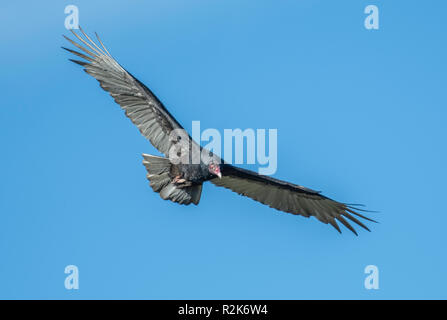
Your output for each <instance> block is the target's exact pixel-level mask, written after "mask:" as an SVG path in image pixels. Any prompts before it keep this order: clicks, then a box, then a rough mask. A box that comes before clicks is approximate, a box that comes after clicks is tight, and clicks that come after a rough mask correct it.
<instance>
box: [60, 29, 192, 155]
mask: <svg viewBox="0 0 447 320" xmlns="http://www.w3.org/2000/svg"><path fill="white" fill-rule="evenodd" d="M71 32H72V33H73V35H75V36H76V38H77V39H78V40H79V43H78V42H75V41H73V40H71V39H69V38H67V37H65V36H64V37H65V38H66V39H67V40H68V41H69V42H70V43H72V44H73V45H74V46H75V47H77V48H78V49H80V50H81V51H82V53H81V52H77V51H75V50H72V49H67V48H64V49H65V50H67V51H69V52H71V53H73V54H75V55H76V56H78V57H80V58H82V59H84V60H86V61H79V60H72V59H70V60H71V61H73V62H75V63H77V64H80V65H81V66H83V67H84V70H85V71H86V72H87V73H88V74H90V75H91V76H93V77H94V78H96V80H98V81H99V83H100V85H101V87H102V88H103V89H104V90H106V91H108V92H109V93H110V95H111V96H112V97H113V98H114V99H115V101H116V103H118V104H119V105H120V106H121V108H122V109H123V110H124V111H125V113H126V116H127V117H129V118H130V120H132V122H133V123H134V124H135V125H136V126H137V127H138V129H139V130H140V132H141V133H142V134H143V136H145V137H146V138H147V139H149V140H150V142H151V143H152V144H153V145H154V147H155V148H157V149H158V150H159V151H160V152H161V153H163V154H165V155H166V156H169V150H170V148H171V146H172V144H175V143H177V140H176V139H170V134H171V132H172V131H173V130H174V129H181V130H183V128H182V127H181V126H180V124H179V123H178V122H177V121H176V120H175V119H174V117H173V116H172V115H171V114H170V113H169V112H168V110H167V109H166V108H165V107H164V106H163V104H162V103H161V102H160V100H158V98H157V97H156V96H155V95H154V94H153V93H152V92H151V90H149V88H147V87H146V86H145V85H144V84H142V83H141V82H140V81H138V80H137V79H136V78H135V77H133V76H132V75H131V74H130V73H129V72H127V71H126V70H125V69H124V68H123V67H121V66H120V65H119V64H118V62H117V61H116V60H115V59H113V58H112V56H111V55H110V54H109V52H108V51H107V49H106V48H105V47H104V45H103V44H102V41H101V40H100V39H99V37H98V36H97V38H98V41H99V43H100V45H98V44H96V43H95V42H94V41H93V40H91V39H90V38H89V37H88V36H87V34H85V33H84V32H83V31H82V29H81V34H82V35H83V36H84V38H83V37H82V35H78V34H77V33H75V32H74V31H73V30H71ZM100 46H101V47H100ZM185 135H186V136H187V137H188V138H189V141H190V142H191V140H192V139H191V138H190V137H189V135H187V134H186V133H185Z"/></svg>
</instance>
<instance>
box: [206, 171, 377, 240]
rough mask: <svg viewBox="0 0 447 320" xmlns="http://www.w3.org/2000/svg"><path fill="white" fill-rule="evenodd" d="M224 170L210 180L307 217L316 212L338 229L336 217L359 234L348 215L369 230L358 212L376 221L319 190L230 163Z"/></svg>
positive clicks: (254, 198)
mask: <svg viewBox="0 0 447 320" xmlns="http://www.w3.org/2000/svg"><path fill="white" fill-rule="evenodd" d="M221 173H222V178H221V179H218V178H216V179H212V180H211V182H212V183H213V184H215V185H216V186H219V187H224V188H227V189H230V190H232V191H234V192H237V193H238V194H241V195H243V196H246V197H249V198H252V199H253V200H256V201H259V202H261V203H263V204H265V205H268V206H270V207H271V208H275V209H277V210H280V211H284V212H289V213H293V214H299V215H302V216H305V217H310V216H315V217H316V218H317V219H318V220H320V221H321V222H323V223H326V224H327V223H329V224H331V225H332V226H333V227H334V228H335V229H337V230H338V232H341V230H340V227H339V226H338V224H337V222H336V220H338V221H339V222H341V223H342V224H343V225H344V226H346V227H347V228H348V229H349V230H351V231H352V232H353V233H355V234H356V235H357V232H356V231H355V229H354V228H353V227H352V226H351V225H350V224H349V223H348V221H346V219H345V218H348V219H349V220H351V221H353V222H355V223H356V224H358V225H359V226H361V227H363V228H364V229H366V230H368V231H370V230H369V229H368V228H367V227H366V226H365V225H364V224H363V223H362V222H361V221H359V220H358V219H357V218H356V217H355V216H358V217H361V218H363V219H366V220H369V221H373V222H375V221H374V220H371V219H369V218H367V217H365V216H363V215H361V214H359V213H358V212H357V211H356V210H359V209H357V208H354V207H352V206H350V205H347V204H344V203H340V202H337V201H334V200H332V199H329V198H327V197H325V196H323V195H322V194H320V193H319V192H318V191H314V190H311V189H308V188H305V187H302V186H298V185H295V184H292V183H289V182H285V181H281V180H278V179H274V178H271V177H268V176H263V175H259V174H257V173H256V172H253V171H250V170H246V169H242V168H237V167H234V166H232V165H229V164H223V165H222V166H221Z"/></svg>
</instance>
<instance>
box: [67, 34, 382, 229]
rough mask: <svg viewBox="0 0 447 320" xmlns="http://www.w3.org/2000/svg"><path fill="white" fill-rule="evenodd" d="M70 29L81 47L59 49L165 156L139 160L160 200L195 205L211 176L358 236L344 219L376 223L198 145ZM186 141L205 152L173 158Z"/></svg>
mask: <svg viewBox="0 0 447 320" xmlns="http://www.w3.org/2000/svg"><path fill="white" fill-rule="evenodd" d="M71 32H72V33H73V35H74V36H75V37H76V38H77V40H79V41H78V42H76V41H73V40H72V39H70V38H68V37H66V36H64V37H65V39H67V40H68V41H69V42H70V43H71V44H72V45H74V46H75V47H77V48H78V49H79V50H80V52H79V51H75V50H72V49H68V48H64V47H63V49H65V50H67V51H69V52H70V53H72V54H75V55H76V56H78V57H80V58H82V59H83V61H80V60H74V59H70V60H71V61H73V62H75V63H77V64H79V65H81V66H82V67H83V68H84V71H85V72H87V73H88V74H89V75H91V76H93V77H94V78H96V80H98V81H99V84H100V86H101V87H102V88H103V89H104V90H105V91H107V92H109V94H110V95H111V96H112V97H113V99H114V100H115V102H116V103H118V104H119V105H120V106H121V108H122V109H123V110H124V112H125V114H126V116H127V117H129V118H130V120H131V121H132V122H133V123H134V124H135V125H136V126H137V127H138V129H139V130H140V132H141V134H142V135H143V136H144V137H146V138H147V139H148V140H149V141H150V142H151V143H152V145H153V146H154V147H155V148H157V149H158V150H159V151H160V152H161V153H163V154H164V155H165V157H159V156H154V155H149V154H143V164H144V166H145V167H146V169H147V172H148V174H147V178H148V180H149V181H150V186H151V187H152V189H153V190H154V191H155V192H158V193H159V194H160V196H161V198H163V199H164V200H171V201H173V202H177V203H179V204H185V205H188V204H190V203H193V204H196V205H197V204H198V203H199V201H200V196H201V193H202V184H203V183H204V182H206V181H210V182H211V183H213V184H214V185H216V186H219V187H224V188H227V189H230V190H232V191H234V192H236V193H238V194H240V195H243V196H246V197H249V198H251V199H253V200H256V201H259V202H261V203H262V204H265V205H268V206H270V207H272V208H275V209H277V210H280V211H284V212H289V213H292V214H295V215H302V216H304V217H310V216H314V217H316V218H317V219H318V220H319V221H321V222H323V223H325V224H328V223H329V224H330V225H332V226H333V227H334V228H335V229H336V230H338V232H341V230H340V227H339V226H338V224H337V221H338V222H340V223H341V224H343V225H344V226H345V227H347V228H348V229H349V230H351V231H352V232H353V233H354V234H356V235H357V232H356V230H355V229H354V228H353V227H352V226H351V225H350V223H349V222H348V220H350V221H351V222H354V223H356V224H357V225H359V226H361V227H363V228H364V229H366V230H368V231H370V230H369V229H368V227H366V226H365V225H364V224H363V222H361V221H360V220H359V219H358V218H363V219H365V220H369V221H372V222H375V221H374V220H372V219H370V218H368V217H365V216H364V215H362V214H360V213H359V211H366V210H362V209H359V208H358V207H356V206H355V205H350V204H346V203H341V202H337V201H335V200H332V199H330V198H328V197H326V196H324V195H322V194H321V193H320V192H318V191H314V190H311V189H308V188H305V187H302V186H300V185H296V184H293V183H290V182H286V181H282V180H279V179H275V178H272V177H269V176H265V175H260V174H258V173H256V172H253V171H250V170H246V169H242V168H238V167H235V166H232V165H231V164H228V163H226V162H224V161H223V160H222V159H220V158H219V157H218V156H217V155H215V154H213V153H211V152H210V151H208V150H205V149H202V148H201V147H200V146H199V145H198V144H197V143H196V142H195V141H194V140H192V138H191V137H190V136H189V135H188V134H186V133H184V134H181V132H184V130H183V128H182V126H181V125H180V124H179V123H178V122H177V120H176V119H175V118H174V117H173V116H172V115H171V114H170V113H169V111H168V110H167V109H166V107H165V106H164V105H163V104H162V103H161V101H160V100H158V98H157V97H156V96H155V95H154V94H153V93H152V91H151V90H150V89H149V88H147V87H146V86H145V85H144V84H143V83H141V82H140V81H139V80H138V79H136V78H135V77H134V76H132V75H131V74H130V73H129V72H128V71H127V70H125V69H124V68H123V67H122V66H121V65H120V64H119V63H118V62H117V61H116V60H115V59H114V58H113V57H112V56H111V55H110V53H109V51H108V50H107V49H106V48H105V46H104V45H103V43H102V41H101V39H100V38H99V37H98V35H96V38H97V42H95V41H93V40H92V39H91V38H90V37H89V36H88V35H87V34H86V33H84V31H82V29H80V32H79V34H78V33H77V32H74V31H73V30H71ZM185 145H186V146H188V147H189V148H190V149H186V150H200V152H201V154H202V153H203V151H204V150H205V154H207V157H203V159H202V157H201V159H200V161H198V163H194V162H192V161H189V160H191V153H188V156H186V157H184V156H182V157H181V158H177V161H171V160H172V158H171V157H170V153H171V152H172V150H174V153H175V152H177V155H180V154H182V152H183V153H184V150H185V148H184V146H185ZM347 219H348V220H347Z"/></svg>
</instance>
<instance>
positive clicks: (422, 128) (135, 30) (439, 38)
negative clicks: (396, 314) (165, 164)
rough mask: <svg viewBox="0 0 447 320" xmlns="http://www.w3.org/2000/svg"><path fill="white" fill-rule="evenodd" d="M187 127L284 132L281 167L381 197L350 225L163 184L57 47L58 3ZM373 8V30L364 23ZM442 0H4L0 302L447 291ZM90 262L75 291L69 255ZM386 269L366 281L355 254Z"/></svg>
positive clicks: (370, 199) (328, 190)
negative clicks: (363, 222) (150, 178)
mask: <svg viewBox="0 0 447 320" xmlns="http://www.w3.org/2000/svg"><path fill="white" fill-rule="evenodd" d="M68 4H75V5H77V6H78V7H79V10H80V24H81V26H83V28H84V29H85V30H86V31H88V32H89V33H92V32H94V31H97V32H98V33H99V34H100V35H101V37H102V39H103V41H104V42H105V44H106V45H107V46H108V48H109V50H110V51H111V53H112V54H113V55H114V57H115V58H116V59H117V60H118V61H119V62H120V63H121V64H122V65H123V66H124V67H126V68H127V69H128V70H129V71H130V72H132V73H133V74H134V75H135V76H136V77H137V78H139V79H140V80H141V81H143V82H144V83H145V84H146V85H148V86H149V87H150V88H151V89H152V90H153V91H154V92H155V93H156V94H157V95H158V97H159V98H160V99H161V100H162V101H163V102H164V103H165V105H166V106H167V107H168V108H169V110H170V111H171V112H172V114H174V115H175V116H176V118H177V119H178V120H179V121H180V123H182V124H183V125H184V126H185V127H186V128H188V129H189V128H190V127H191V121H192V120H200V121H201V125H202V127H203V128H217V129H219V130H223V129H224V128H238V127H240V128H277V129H278V171H277V173H276V175H275V177H278V178H283V179H287V180H290V181H292V182H295V183H299V184H301V185H305V186H308V187H310V188H313V189H317V190H322V191H323V192H324V193H325V194H326V195H328V196H330V197H333V198H335V199H337V200H340V201H344V202H355V203H358V202H360V203H364V204H366V205H367V206H368V208H370V209H373V210H379V211H380V213H377V214H373V215H372V217H373V218H375V219H377V220H379V221H380V224H369V226H370V227H371V229H372V232H371V233H368V232H366V231H360V234H359V237H355V236H354V235H352V234H351V233H350V232H349V231H348V230H346V229H344V230H343V231H344V233H343V234H342V235H339V234H338V233H337V232H336V231H335V230H333V229H332V228H331V227H328V226H327V225H324V224H321V223H319V222H318V221H316V220H315V219H310V220H309V219H305V218H302V217H297V216H292V215H289V214H284V213H280V212H278V211H275V210H273V209H270V208H268V207H266V206H263V205H261V204H259V203H256V202H254V201H252V200H250V199H247V198H243V197H240V196H237V195H236V194H234V193H232V192H230V191H228V190H225V189H221V188H217V187H215V186H213V185H210V184H207V185H206V186H205V188H204V191H203V195H202V200H201V203H200V205H199V206H197V207H195V206H190V207H184V206H179V205H177V204H174V203H171V202H167V201H163V200H161V199H160V197H159V195H158V194H155V193H154V192H152V190H151V189H150V188H149V186H148V182H147V180H146V177H145V175H146V172H145V169H144V167H143V166H142V164H141V161H142V158H141V153H143V152H145V153H155V154H156V150H155V149H154V148H153V147H152V146H151V145H150V143H149V142H148V141H146V140H145V139H144V138H143V137H142V136H141V135H140V134H139V132H138V130H137V129H136V128H135V127H134V126H133V125H132V123H131V122H130V121H129V120H128V119H126V118H125V116H124V115H123V113H122V111H121V110H120V109H119V107H118V106H117V105H115V103H114V102H113V100H112V99H111V98H110V97H109V96H108V95H107V94H106V93H105V92H103V91H102V90H100V88H99V86H98V84H97V82H96V81H95V80H94V79H92V78H91V77H89V76H87V75H86V74H85V73H84V72H82V71H81V69H80V68H79V67H77V66H76V65H74V64H72V63H69V62H68V61H67V58H68V57H69V55H68V54H67V53H66V52H64V51H63V50H61V49H60V46H61V45H64V46H66V45H67V44H66V43H65V40H64V39H63V38H62V36H61V35H62V34H67V31H66V30H65V28H64V19H65V14H64V8H65V6H66V5H68ZM368 4H375V5H377V6H378V7H379V10H380V29H379V30H374V31H370V30H366V29H365V28H364V24H363V21H364V19H365V17H366V15H365V14H364V13H363V11H364V8H365V7H366V6H367V5H368ZM446 12H447V4H446V3H445V2H442V1H429V2H425V1H412V2H408V1H403V0H395V1H383V0H370V1H362V0H355V1H354V0H352V1H329V0H326V1H321V0H320V1H317V0H312V1H311V0H301V1H298V0H294V1H287V0H285V1H259V0H257V1H236V0H225V1H223V0H218V1H205V0H202V1H196V0H190V1H183V0H178V1H174V0H170V1H160V0H158V1H46V2H45V3H41V2H40V3H37V2H24V1H16V2H8V1H6V2H5V1H3V2H2V3H1V4H0V26H1V29H2V50H0V59H1V61H2V67H1V75H2V76H1V77H0V88H1V97H2V98H1V107H0V146H1V156H0V181H1V182H0V257H1V258H0V298H43V299H47V298H58V299H79V298H84V299H90V298H105V299H107V298H125V299H127V298H147V299H153V298H156V299H173V298H176V299H196V298H197V299H199V298H202V299H203V298H205V299H215V298H220V299H227V298H234V299H250V298H252V299H307V298H309V299H310V298H322V299H329V298H337V299H338V298H353V299H391V298H444V299H445V298H447V295H446V293H445V292H446V286H447V281H446V277H445V272H446V270H447V258H446V254H445V245H446V242H447V241H446V240H447V239H446V234H445V229H446V225H447V211H446V208H445V191H446V184H445V181H446V180H447V174H446V168H445V165H446V162H447V151H446V148H445V146H446V143H445V140H446V134H447V129H446V119H447V108H446V107H447V98H446V84H447V81H446V80H447V78H446V77H447V66H446V57H447V45H446V43H447V42H446V41H447V40H446V31H447V30H446V29H447V27H446V24H445V14H446ZM70 264H74V265H76V266H78V268H79V272H80V274H79V276H80V278H79V285H80V289H79V290H72V291H68V290H66V289H65V288H64V279H65V276H66V275H65V274H64V268H65V266H67V265H70ZM370 264H373V265H376V266H378V268H379V270H380V289H379V290H376V291H374V290H366V289H365V288H364V286H363V283H364V278H365V276H366V275H365V274H364V268H365V266H367V265H370Z"/></svg>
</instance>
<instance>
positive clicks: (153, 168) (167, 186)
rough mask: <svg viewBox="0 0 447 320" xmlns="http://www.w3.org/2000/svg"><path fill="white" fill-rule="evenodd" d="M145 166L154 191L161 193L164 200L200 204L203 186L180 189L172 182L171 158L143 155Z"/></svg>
mask: <svg viewBox="0 0 447 320" xmlns="http://www.w3.org/2000/svg"><path fill="white" fill-rule="evenodd" d="M143 164H144V166H145V167H146V170H147V179H148V180H149V181H150V183H149V185H150V186H151V188H152V190H154V191H155V192H158V193H160V197H162V198H163V199H164V200H171V201H173V202H178V203H180V204H186V205H187V204H190V203H194V204H198V203H199V201H200V196H201V194H202V185H201V184H200V185H192V186H189V187H183V188H180V187H178V186H177V185H175V184H174V183H173V182H172V176H171V166H172V163H171V161H170V160H169V158H163V157H157V156H153V155H150V154H144V153H143Z"/></svg>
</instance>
